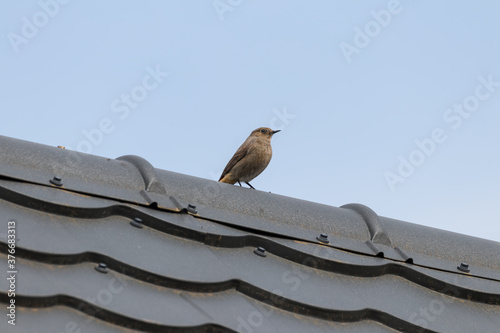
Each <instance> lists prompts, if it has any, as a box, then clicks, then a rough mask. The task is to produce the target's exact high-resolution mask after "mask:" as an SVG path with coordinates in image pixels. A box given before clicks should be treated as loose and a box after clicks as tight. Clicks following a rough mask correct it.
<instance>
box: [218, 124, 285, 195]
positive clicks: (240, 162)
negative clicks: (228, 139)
mask: <svg viewBox="0 0 500 333" xmlns="http://www.w3.org/2000/svg"><path fill="white" fill-rule="evenodd" d="M279 131H280V130H277V131H273V130H272V129H270V128H267V127H259V128H257V129H256V130H254V131H252V133H250V136H249V137H248V138H247V139H246V140H245V142H243V144H242V145H241V146H240V148H238V150H237V151H236V153H234V156H233V157H232V158H231V159H230V160H229V162H228V163H227V165H226V167H225V168H224V171H222V175H221V176H220V179H219V181H220V182H223V183H228V184H234V183H236V182H238V184H240V186H241V183H240V182H245V184H247V185H248V186H250V187H251V188H253V189H254V190H255V187H253V186H252V185H250V183H249V182H250V181H251V180H252V179H254V178H255V177H257V176H258V175H260V174H261V172H262V171H264V169H265V168H266V167H267V165H268V164H269V162H270V161H271V157H272V156H273V150H272V148H271V138H272V136H273V135H274V134H276V133H278V132H279Z"/></svg>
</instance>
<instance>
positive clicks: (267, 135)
mask: <svg viewBox="0 0 500 333" xmlns="http://www.w3.org/2000/svg"><path fill="white" fill-rule="evenodd" d="M279 131H281V130H276V131H273V130H272V129H270V128H269V127H259V128H257V129H256V130H253V131H252V133H251V134H250V136H254V137H257V138H263V139H267V140H271V137H272V136H273V135H274V134H276V133H278V132H279Z"/></svg>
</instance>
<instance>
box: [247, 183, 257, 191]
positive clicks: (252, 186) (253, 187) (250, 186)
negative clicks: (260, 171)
mask: <svg viewBox="0 0 500 333" xmlns="http://www.w3.org/2000/svg"><path fill="white" fill-rule="evenodd" d="M245 184H247V185H248V186H250V188H252V189H254V190H255V187H253V186H252V185H250V183H249V182H245Z"/></svg>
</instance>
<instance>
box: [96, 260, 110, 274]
mask: <svg viewBox="0 0 500 333" xmlns="http://www.w3.org/2000/svg"><path fill="white" fill-rule="evenodd" d="M94 268H95V270H96V271H98V272H99V273H104V274H106V273H108V265H106V264H105V263H103V262H100V263H99V264H98V265H97V266H95V267H94Z"/></svg>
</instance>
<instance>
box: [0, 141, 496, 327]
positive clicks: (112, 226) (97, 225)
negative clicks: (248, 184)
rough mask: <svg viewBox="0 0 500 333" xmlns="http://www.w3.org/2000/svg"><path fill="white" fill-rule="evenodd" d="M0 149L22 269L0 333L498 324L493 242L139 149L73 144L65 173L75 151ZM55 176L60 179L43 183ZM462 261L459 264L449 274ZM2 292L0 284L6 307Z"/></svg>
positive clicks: (0, 226)
mask: <svg viewBox="0 0 500 333" xmlns="http://www.w3.org/2000/svg"><path fill="white" fill-rule="evenodd" d="M0 153H1V154H2V155H1V156H2V159H1V160H0V211H1V212H2V218H1V219H0V253H1V254H0V271H3V272H6V271H7V257H6V253H7V249H8V247H7V241H6V238H5V233H4V230H5V231H6V230H7V222H8V221H10V220H15V221H16V235H17V240H16V245H17V252H16V256H17V265H18V271H19V273H18V283H17V288H18V289H17V293H16V304H18V325H16V326H17V327H15V328H14V327H13V326H11V325H8V324H7V321H6V320H0V331H1V332H4V331H5V332H66V331H69V332H72V331H74V332H77V331H78V330H80V331H78V332H129V331H145V332H170V331H176V332H179V331H186V332H189V331H192V332H200V331H207V332H219V331H220V332H228V331H229V332H232V331H237V332H292V331H295V332H331V331H335V332H470V331H484V332H496V330H497V328H498V327H500V259H499V258H500V244H498V243H496V242H491V241H487V240H483V239H478V238H474V237H469V236H465V235H459V234H455V233H451V232H446V231H442V230H437V229H433V228H428V227H423V226H418V225H414V224H411V223H407V222H403V221H398V220H393V219H388V218H384V217H380V216H378V215H377V214H376V213H375V212H373V211H372V210H371V209H369V208H368V207H365V206H363V205H359V204H349V205H345V206H343V207H341V208H336V207H329V206H325V205H320V204H316V203H311V202H305V201H301V200H297V199H293V198H287V197H283V196H279V195H274V194H270V193H265V192H261V191H253V190H249V189H246V188H239V187H237V186H231V185H226V184H219V183H216V182H213V181H209V180H204V179H200V178H194V177H189V176H185V175H180V174H175V173H171V172H168V171H164V170H158V169H154V168H153V167H152V166H151V165H150V164H149V163H148V162H147V161H145V160H143V159H141V158H139V157H136V156H125V157H122V158H120V159H118V160H108V159H105V158H99V157H96V156H90V155H81V154H80V155H78V156H79V157H80V158H81V159H80V161H79V163H78V164H77V165H72V167H71V168H70V167H69V166H68V168H66V167H64V166H61V165H63V164H65V163H66V164H67V161H68V160H70V158H71V157H69V156H70V155H71V154H73V153H71V152H68V151H65V150H62V149H57V148H51V147H45V146H41V145H36V144H31V143H27V142H24V141H20V140H15V139H9V138H4V137H0ZM23 154H28V155H29V156H23ZM16 163H17V164H19V167H18V168H16ZM56 169H57V170H56ZM54 173H57V174H58V175H60V176H61V178H62V181H63V185H62V186H57V185H54V184H51V183H50V182H49V181H46V179H47V177H49V179H50V177H53V174H54ZM51 175H52V176H51ZM127 181H129V183H126V184H122V182H127ZM189 204H191V205H192V206H188V205H189ZM134 218H140V219H141V220H142V223H139V226H141V227H142V228H137V227H135V226H133V225H132V224H135V225H138V224H137V223H132V224H131V221H133V220H134ZM320 233H326V234H328V240H329V243H322V242H321V241H319V240H318V239H317V238H316V237H317V236H319V234H320ZM1 235H4V236H3V238H2V237H1ZM259 246H261V247H263V248H265V253H266V256H265V257H261V256H258V255H256V254H255V253H254V250H255V249H256V248H257V247H259ZM465 261H466V262H467V263H468V264H469V265H470V266H469V267H470V272H469V273H464V272H461V271H459V270H458V269H457V265H460V263H461V262H465ZM99 263H105V264H106V265H107V273H100V272H98V271H97V270H96V269H95V267H96V266H97V265H98V264H99ZM7 290H8V282H7V280H6V279H1V280H0V302H2V303H6V302H8V301H9V298H8V297H7ZM38 323H44V324H43V325H41V324H38ZM478 325H481V326H478Z"/></svg>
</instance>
